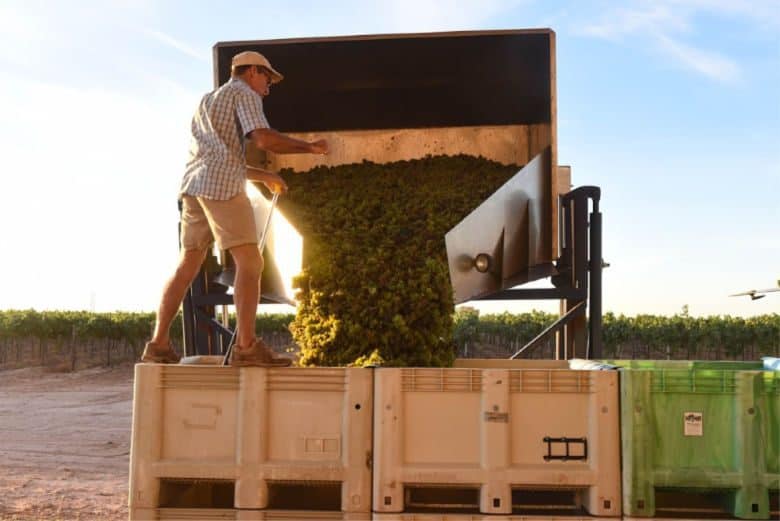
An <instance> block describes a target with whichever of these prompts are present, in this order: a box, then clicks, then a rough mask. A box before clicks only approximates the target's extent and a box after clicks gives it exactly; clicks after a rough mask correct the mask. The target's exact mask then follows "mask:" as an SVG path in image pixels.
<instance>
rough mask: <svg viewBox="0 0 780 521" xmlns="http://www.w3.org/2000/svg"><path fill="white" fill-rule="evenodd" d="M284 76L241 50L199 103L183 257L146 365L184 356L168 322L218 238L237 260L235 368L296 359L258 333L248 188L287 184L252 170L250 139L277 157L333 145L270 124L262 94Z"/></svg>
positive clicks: (258, 264)
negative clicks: (246, 141)
mask: <svg viewBox="0 0 780 521" xmlns="http://www.w3.org/2000/svg"><path fill="white" fill-rule="evenodd" d="M282 78H283V76H282V75H281V74H279V73H278V72H277V71H276V70H275V69H274V68H273V67H272V66H271V63H270V62H269V61H268V60H267V59H266V58H265V56H263V55H262V54H259V53H257V52H252V51H247V52H242V53H239V54H237V55H235V56H234V57H233V61H232V67H231V78H230V80H229V81H228V82H227V83H225V84H224V85H222V86H221V87H219V88H218V89H216V90H215V91H213V92H210V93H208V94H206V95H205V96H204V97H203V99H202V100H201V102H200V105H199V107H198V109H197V112H196V113H195V116H194V117H193V119H192V145H191V149H190V157H189V161H188V162H187V167H186V170H185V173H184V179H183V181H182V185H181V191H180V195H181V197H182V214H181V245H182V249H181V257H180V259H179V264H178V267H177V268H176V271H175V273H174V275H173V276H172V277H171V279H170V280H168V282H167V283H166V285H165V288H164V290H163V295H162V298H161V301H160V306H159V308H158V311H157V322H156V324H155V329H154V335H153V337H152V339H151V341H150V342H148V343H147V344H146V347H145V349H144V353H143V356H142V357H141V359H142V360H143V361H144V362H158V363H176V362H178V361H179V355H177V354H176V352H175V351H174V350H173V349H172V348H171V345H170V339H169V336H168V335H169V330H170V325H171V322H172V320H173V318H174V316H175V315H176V312H177V310H178V309H179V306H180V305H181V301H182V299H183V298H184V295H185V292H186V291H187V288H188V287H189V286H190V284H191V283H192V280H193V279H194V277H195V275H197V273H198V272H199V271H200V267H201V264H202V263H203V260H204V259H205V258H206V253H207V251H208V249H209V248H211V244H212V242H213V241H214V240H216V242H217V246H219V248H220V249H223V250H228V251H230V254H231V255H232V256H233V260H234V261H235V264H236V277H235V283H234V292H233V297H234V302H235V305H236V314H237V326H236V327H237V330H238V331H237V334H236V342H235V345H234V347H233V350H232V354H231V359H230V363H231V365H233V366H245V365H255V366H285V365H290V363H291V360H289V359H288V358H284V357H280V356H277V355H276V354H275V353H274V352H273V351H272V350H271V349H269V348H268V347H267V346H266V345H265V344H263V342H262V341H261V340H260V339H256V338H255V316H256V313H257V303H258V300H259V296H260V295H259V293H260V289H259V281H260V275H261V274H262V270H263V257H262V255H261V253H260V251H259V249H258V244H257V236H256V228H255V221H254V213H253V211H252V207H251V205H250V202H249V198H248V197H247V195H246V192H245V186H246V180H247V179H249V180H250V181H259V182H262V183H264V184H265V185H266V186H267V187H268V188H269V189H270V190H272V191H273V192H284V191H286V190H287V186H286V185H285V183H284V181H283V180H282V178H281V177H279V176H278V175H277V174H275V173H272V172H268V171H258V170H254V169H251V170H250V169H247V165H246V156H245V151H244V138H248V139H250V140H252V142H253V143H254V144H255V145H256V146H257V147H259V148H261V149H264V150H268V151H270V152H273V153H276V154H289V153H310V154H327V153H328V143H327V142H326V141H325V140H319V141H314V142H306V141H302V140H299V139H295V138H293V137H290V136H286V135H284V134H281V133H279V132H277V131H275V130H273V129H271V128H270V127H269V125H268V121H267V120H266V118H265V114H264V112H263V97H264V96H267V95H268V94H269V89H270V87H271V85H272V84H273V83H278V82H280V81H281V80H282Z"/></svg>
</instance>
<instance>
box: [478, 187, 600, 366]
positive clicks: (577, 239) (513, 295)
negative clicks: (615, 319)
mask: <svg viewBox="0 0 780 521" xmlns="http://www.w3.org/2000/svg"><path fill="white" fill-rule="evenodd" d="M600 199H601V189H600V188H599V187H597V186H582V187H579V188H576V189H574V190H572V191H571V192H569V193H566V194H563V195H561V196H560V198H559V203H560V205H559V208H560V210H559V218H560V225H559V227H558V229H559V230H560V237H559V243H560V245H561V253H560V256H559V257H558V259H557V261H556V263H555V268H556V271H557V274H556V275H553V276H552V283H553V286H555V287H554V288H541V289H539V288H534V289H522V288H513V289H505V290H502V291H498V292H496V293H493V294H490V295H486V296H483V297H481V298H479V299H477V300H541V299H559V300H561V316H560V318H558V320H556V321H555V322H554V323H553V324H551V325H550V326H549V327H548V328H546V329H545V330H544V331H542V333H540V334H539V335H538V336H537V337H536V338H534V339H533V340H531V341H530V342H528V343H527V344H526V345H525V346H523V347H522V348H521V349H519V350H518V351H517V352H516V353H514V354H513V355H512V356H511V357H510V358H512V359H514V358H517V357H518V356H519V355H520V354H521V353H523V352H526V351H528V350H529V349H533V348H534V347H536V346H538V345H539V344H540V343H541V342H542V341H543V340H545V339H546V338H548V337H549V335H551V334H553V333H555V334H557V342H556V353H555V358H556V359H561V358H564V359H568V358H575V357H583V358H599V357H601V353H602V317H601V314H602V307H601V304H602V301H601V291H602V287H601V271H602V267H603V261H602V252H601V212H600V211H599V201H600ZM589 202H592V209H591V211H590V214H588V210H589V206H590V205H589ZM588 305H590V316H589V317H588V316H587V315H586V311H587V308H588Z"/></svg>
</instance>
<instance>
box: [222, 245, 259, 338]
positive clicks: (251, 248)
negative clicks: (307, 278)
mask: <svg viewBox="0 0 780 521" xmlns="http://www.w3.org/2000/svg"><path fill="white" fill-rule="evenodd" d="M230 254H231V255H233V260H235V261H236V280H235V284H234V287H233V301H234V302H235V305H236V321H237V326H236V329H237V331H238V333H237V334H236V344H235V345H236V347H238V348H239V349H240V348H243V347H249V346H251V345H252V343H253V342H254V340H255V318H256V317H257V302H258V300H259V299H260V275H262V273H263V257H262V255H260V250H259V249H258V248H257V244H244V245H241V246H236V247H234V248H231V249H230Z"/></svg>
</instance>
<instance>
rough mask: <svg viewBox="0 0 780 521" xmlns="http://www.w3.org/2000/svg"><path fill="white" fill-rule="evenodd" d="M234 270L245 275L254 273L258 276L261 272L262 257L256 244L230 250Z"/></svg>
mask: <svg viewBox="0 0 780 521" xmlns="http://www.w3.org/2000/svg"><path fill="white" fill-rule="evenodd" d="M230 254H231V255H232V256H233V260H234V261H236V268H237V269H239V270H241V271H246V272H247V273H255V274H257V275H258V276H259V275H260V274H261V273H262V272H263V266H264V264H265V263H264V261H263V256H262V255H261V254H260V250H259V249H258V248H257V245H256V244H245V245H243V246H236V247H234V248H231V249H230Z"/></svg>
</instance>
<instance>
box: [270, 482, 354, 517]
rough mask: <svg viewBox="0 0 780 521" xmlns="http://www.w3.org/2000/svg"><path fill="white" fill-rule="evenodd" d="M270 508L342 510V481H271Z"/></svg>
mask: <svg viewBox="0 0 780 521" xmlns="http://www.w3.org/2000/svg"><path fill="white" fill-rule="evenodd" d="M268 508H269V509H279V510H341V482H340V481H300V482H296V481H269V482H268Z"/></svg>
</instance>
